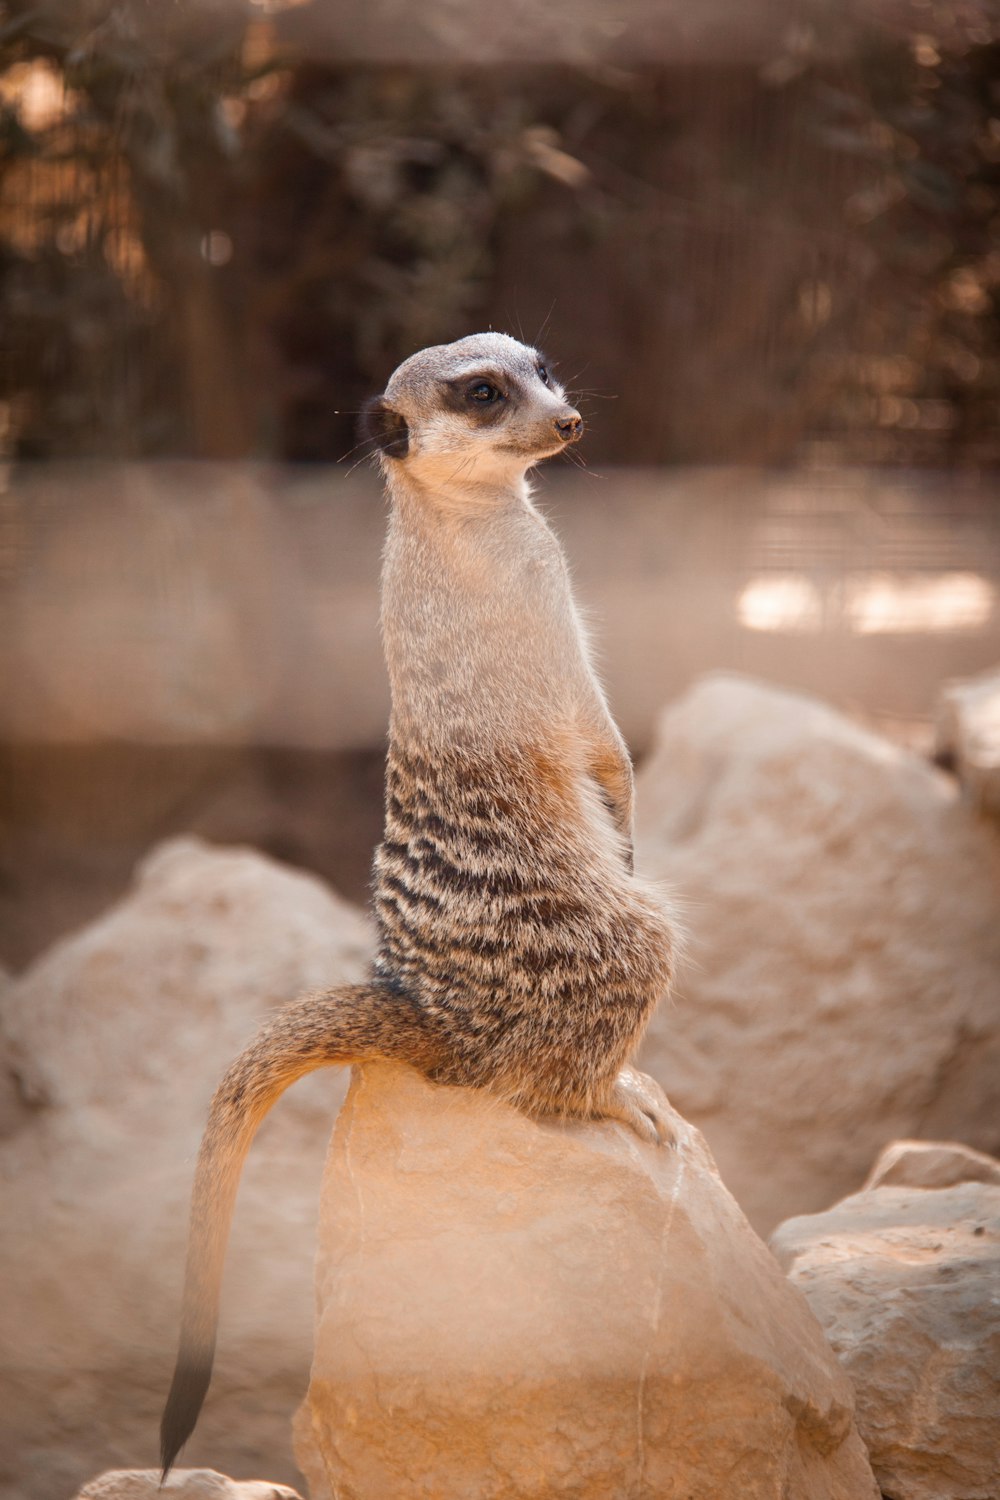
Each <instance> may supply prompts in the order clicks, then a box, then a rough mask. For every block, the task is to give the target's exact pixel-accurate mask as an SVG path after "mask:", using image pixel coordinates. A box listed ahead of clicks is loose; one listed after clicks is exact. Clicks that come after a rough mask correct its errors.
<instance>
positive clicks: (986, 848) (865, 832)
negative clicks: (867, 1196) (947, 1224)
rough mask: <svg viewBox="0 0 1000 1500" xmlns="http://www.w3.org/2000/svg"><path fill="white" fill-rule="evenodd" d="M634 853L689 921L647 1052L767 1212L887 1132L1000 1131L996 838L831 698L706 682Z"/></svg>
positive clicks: (642, 820) (997, 1140)
mask: <svg viewBox="0 0 1000 1500" xmlns="http://www.w3.org/2000/svg"><path fill="white" fill-rule="evenodd" d="M638 817H639V831H638V847H637V856H638V865H639V868H640V869H641V870H642V871H643V873H645V874H647V875H651V876H654V877H659V878H661V879H663V880H665V881H666V882H667V883H668V884H669V885H670V886H671V887H673V888H674V889H675V890H676V892H677V895H678V898H679V900H680V901H681V903H682V908H683V909H684V910H685V912H686V917H687V923H688V926H689V929H690V933H691V939H690V945H689V951H688V962H687V963H686V965H685V966H684V967H683V968H682V971H681V973H680V975H679V978H678V981H677V985H676V998H675V1001H674V1003H673V1004H671V1005H668V1006H662V1007H661V1008H660V1010H659V1012H658V1013H657V1015H656V1017H655V1018H654V1021H653V1025H652V1027H651V1030H650V1033H649V1038H648V1041H647V1044H646V1046H645V1048H644V1051H643V1053H642V1054H641V1056H640V1066H642V1067H644V1068H646V1070H647V1071H648V1072H650V1073H652V1074H653V1075H654V1076H655V1077H656V1078H657V1079H658V1080H659V1082H660V1083H661V1084H662V1085H663V1086H664V1088H665V1089H666V1092H667V1094H668V1095H669V1097H670V1099H671V1101H672V1102H673V1103H674V1104H676V1106H677V1107H678V1108H679V1109H680V1110H681V1111H682V1112H683V1113H684V1114H685V1115H686V1116H687V1117H688V1118H690V1119H692V1120H693V1121H694V1122H695V1123H696V1124H697V1125H698V1126H699V1127H700V1128H701V1129H703V1130H704V1131H705V1134H706V1136H707V1138H708V1141H709V1144H710V1146H711V1148H712V1151H713V1152H714V1154H715V1156H716V1159H717V1161H718V1163H719V1167H720V1170H721V1172H722V1176H723V1178H724V1180H725V1182H726V1183H727V1184H728V1186H729V1187H730V1188H731V1189H732V1191H733V1192H734V1193H735V1194H736V1197H737V1198H738V1199H739V1201H740V1203H741V1205H742V1207H743V1208H744V1210H745V1212H746V1213H747V1214H748V1216H749V1218H750V1220H751V1222H752V1223H753V1224H755V1225H756V1226H757V1227H758V1228H759V1229H761V1230H762V1231H763V1230H769V1229H770V1228H771V1227H773V1225H774V1224H775V1223H776V1222H778V1221H779V1220H781V1219H783V1218H786V1217H788V1215H789V1214H792V1213H803V1212H808V1211H810V1210H813V1209H819V1208H823V1207H825V1206H826V1205H828V1204H829V1203H831V1202H832V1201H834V1200H835V1199H837V1198H839V1197H841V1196H843V1194H845V1193H847V1192H850V1191H853V1190H854V1189H855V1188H857V1187H858V1186H860V1184H861V1183H862V1182H863V1181H864V1178H865V1176H866V1174H867V1171H868V1167H869V1165H870V1163H871V1161H872V1160H873V1158H874V1157H875V1155H876V1153H877V1152H878V1151H879V1150H880V1149H881V1148H882V1146H883V1145H884V1144H885V1142H886V1141H889V1140H893V1139H896V1138H898V1137H903V1136H938V1137H954V1138H958V1139H961V1140H965V1141H969V1142H970V1143H971V1144H972V1145H973V1146H975V1147H977V1148H979V1149H981V1150H984V1151H997V1150H1000V838H998V836H997V832H996V830H995V829H994V828H993V827H992V826H991V825H990V824H988V823H987V822H985V821H984V820H982V819H979V818H977V817H976V816H975V814H974V812H973V811H972V809H970V808H969V807H968V805H966V804H965V803H964V802H963V799H962V798H961V796H960V794H959V792H958V789H957V788H956V786H955V783H954V781H953V780H952V779H951V778H950V777H947V776H945V775H944V774H943V773H942V772H940V771H937V770H935V769H934V768H932V767H930V766H928V765H926V764H925V763H924V762H923V761H921V760H919V759H917V758H916V757H915V756H912V755H910V754H908V753H906V752H904V751H902V750H900V749H898V748H897V747H895V746H894V745H892V744H890V743H889V742H888V741H886V740H884V739H882V738H880V737H879V736H877V735H874V734H872V733H870V732H868V731H867V730H865V729H862V728H860V727H859V726H858V725H856V724H855V723H853V722H852V721H851V720H849V719H847V718H845V717H844V716H843V715H841V714H839V713H836V712H834V711H833V710H831V709H829V708H827V707H826V706H824V705H823V704H821V703H818V702H815V701H813V700H811V699H808V698H803V697H799V696H797V695H794V694H790V693H785V692H779V691H778V690H777V689H775V688H771V687H767V686H765V685H763V684H760V683H756V682H752V681H750V680H747V679H743V678H734V677H711V678H706V679H704V680H702V681H701V682H700V683H698V684H697V685H696V686H695V687H694V688H693V689H692V690H691V691H690V692H689V693H688V694H687V695H686V696H685V697H684V698H683V699H681V700H680V702H678V703H677V704H676V705H675V706H674V707H673V708H671V709H669V710H668V711H667V712H666V713H665V714H664V716H663V718H662V720H661V722H660V729H659V739H658V743H657V747H656V749H655V751H654V753H653V754H652V756H651V757H650V759H649V761H648V762H647V764H646V765H645V766H644V767H643V769H642V772H641V775H640V777H639V791H638Z"/></svg>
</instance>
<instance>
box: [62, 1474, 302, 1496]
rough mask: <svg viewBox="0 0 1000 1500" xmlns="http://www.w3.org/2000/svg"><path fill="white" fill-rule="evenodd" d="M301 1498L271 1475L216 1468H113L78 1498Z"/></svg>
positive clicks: (88, 1485)
mask: <svg viewBox="0 0 1000 1500" xmlns="http://www.w3.org/2000/svg"><path fill="white" fill-rule="evenodd" d="M161 1496H163V1497H164V1500H302V1497H301V1495H300V1494H299V1492H298V1490H293V1489H289V1487H288V1485H286V1484H272V1483H271V1481H270V1480H269V1479H227V1477H226V1475H225V1474H218V1473H216V1471H215V1470H214V1469H174V1470H173V1471H172V1473H171V1474H170V1475H169V1477H168V1478H167V1479H166V1480H165V1481H164V1482H163V1483H161V1482H160V1471H159V1469H111V1470H109V1472H108V1473H107V1474H101V1475H100V1476H99V1477H98V1478H97V1479H92V1480H91V1481H90V1483H89V1484H85V1485H84V1487H83V1489H82V1490H80V1492H79V1494H78V1495H77V1496H76V1500H160V1497H161Z"/></svg>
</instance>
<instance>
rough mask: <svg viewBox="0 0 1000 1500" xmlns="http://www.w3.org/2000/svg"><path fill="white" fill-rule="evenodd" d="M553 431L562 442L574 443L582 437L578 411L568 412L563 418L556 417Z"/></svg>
mask: <svg viewBox="0 0 1000 1500" xmlns="http://www.w3.org/2000/svg"><path fill="white" fill-rule="evenodd" d="M555 429H556V432H557V433H558V435H559V438H560V440H561V441H562V442H564V443H576V442H578V441H579V440H580V438H582V437H583V418H582V417H581V415H580V413H579V412H578V411H568V412H567V413H566V415H565V416H562V417H556V420H555Z"/></svg>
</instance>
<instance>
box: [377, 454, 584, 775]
mask: <svg viewBox="0 0 1000 1500" xmlns="http://www.w3.org/2000/svg"><path fill="white" fill-rule="evenodd" d="M391 493H392V500H393V506H392V513H391V518H390V523H389V534H388V538H387V541H386V549H385V555H384V566H383V575H382V633H383V639H384V643H385V654H386V662H387V665H388V669H389V680H390V686H391V690H392V733H393V736H394V737H395V738H398V739H402V740H406V741H408V742H410V743H418V742H419V743H421V744H424V745H427V746H430V745H432V744H433V745H434V746H435V747H436V748H437V749H442V748H459V747H461V748H465V749H468V750H477V749H478V750H480V751H486V752H488V750H489V748H490V747H496V746H498V745H502V744H506V745H508V746H510V745H527V744H535V743H538V742H539V741H544V740H546V739H547V738H548V737H549V736H550V735H551V732H552V727H553V725H554V724H557V723H566V724H569V723H573V722H575V721H576V718H577V717H578V705H579V704H580V703H582V702H586V701H589V700H590V699H591V698H592V697H593V694H594V692H595V691H596V688H595V683H594V678H593V671H592V668H591V666H590V662H589V659H588V657H587V651H586V645H585V641H584V637H583V634H582V631H581V629H580V624H579V619H578V616H577V612H576V607H575V604H574V601H573V597H572V591H571V588H570V582H569V575H568V571H567V568H566V564H565V560H564V558H563V554H562V549H561V548H560V546H559V543H558V541H557V540H556V538H555V536H554V535H553V533H552V531H551V529H550V528H549V526H548V524H547V522H546V521H545V520H544V519H543V518H542V516H541V515H539V513H538V511H537V510H536V509H535V508H534V506H533V505H532V504H531V500H530V496H529V492H528V488H527V485H526V484H525V483H524V481H523V477H522V479H521V482H520V484H519V486H518V487H516V488H514V487H511V486H504V487H503V488H502V489H499V490H497V491H496V492H494V495H493V498H492V503H487V497H486V493H485V489H484V490H481V491H480V492H479V493H478V494H476V495H475V496H473V497H472V498H471V499H470V500H463V503H462V504H461V505H459V504H457V503H456V504H449V503H445V504H444V505H438V504H436V503H430V502H429V501H428V500H427V498H426V497H425V496H424V495H422V494H420V493H419V492H415V491H413V490H412V489H410V488H409V487H408V486H407V485H406V484H404V483H401V482H397V483H396V484H394V485H393V486H392V491H391Z"/></svg>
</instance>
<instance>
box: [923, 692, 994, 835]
mask: <svg viewBox="0 0 1000 1500" xmlns="http://www.w3.org/2000/svg"><path fill="white" fill-rule="evenodd" d="M936 751H937V756H938V759H939V760H941V761H942V762H944V763H945V764H946V765H948V766H950V767H951V768H952V769H953V770H954V771H955V774H956V775H957V776H958V779H959V780H960V781H961V782H962V784H963V786H965V787H966V788H967V790H968V792H969V794H970V796H971V798H972V801H973V802H974V803H975V804H976V805H977V806H979V807H981V808H983V810H984V811H986V812H989V813H992V814H993V815H994V817H996V816H1000V670H998V669H996V668H994V670H993V671H992V672H984V673H982V675H981V676H979V677H967V678H965V679H964V680H961V681H958V682H951V683H949V684H948V686H947V687H946V688H945V690H944V692H943V693H942V694H941V697H940V699H939V700H938V712H937V743H936Z"/></svg>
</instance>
